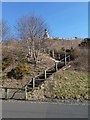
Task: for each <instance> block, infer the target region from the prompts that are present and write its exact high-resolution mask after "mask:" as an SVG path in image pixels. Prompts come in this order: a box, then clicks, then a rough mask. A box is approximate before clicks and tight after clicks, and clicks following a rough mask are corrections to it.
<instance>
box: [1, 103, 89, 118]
mask: <svg viewBox="0 0 90 120" xmlns="http://www.w3.org/2000/svg"><path fill="white" fill-rule="evenodd" d="M2 117H3V118H88V106H87V105H62V104H59V103H57V104H55V103H38V102H37V103H33V102H28V101H26V102H23V101H21V102H20V101H3V102H2Z"/></svg>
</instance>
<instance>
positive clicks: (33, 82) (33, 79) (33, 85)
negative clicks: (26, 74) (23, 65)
mask: <svg viewBox="0 0 90 120" xmlns="http://www.w3.org/2000/svg"><path fill="white" fill-rule="evenodd" d="M32 87H33V89H34V88H35V78H32Z"/></svg>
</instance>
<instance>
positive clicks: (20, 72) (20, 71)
mask: <svg viewBox="0 0 90 120" xmlns="http://www.w3.org/2000/svg"><path fill="white" fill-rule="evenodd" d="M28 71H29V67H28V66H26V65H23V64H22V65H21V64H19V65H17V66H16V67H15V68H13V69H12V70H11V71H10V72H8V73H7V76H8V78H12V77H13V78H15V79H22V78H23V77H24V76H25V74H26V73H28Z"/></svg>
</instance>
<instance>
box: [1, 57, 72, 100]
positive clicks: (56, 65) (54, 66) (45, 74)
mask: <svg viewBox="0 0 90 120" xmlns="http://www.w3.org/2000/svg"><path fill="white" fill-rule="evenodd" d="M67 58H68V61H67ZM69 61H70V55H68V56H66V55H65V57H64V58H63V59H61V60H60V61H58V62H57V61H56V62H55V64H54V65H52V66H51V67H50V68H47V69H46V70H44V71H43V72H42V73H41V74H39V75H37V76H35V77H34V78H32V80H28V82H27V84H26V85H24V86H23V87H22V88H7V87H1V88H2V89H4V98H5V99H8V90H9V89H16V91H15V92H14V93H13V95H12V97H11V98H13V96H14V95H15V93H17V92H18V91H20V90H23V91H24V92H25V100H27V99H28V94H27V90H28V85H29V84H30V82H31V81H32V89H34V88H35V80H36V79H37V78H38V77H40V76H41V75H44V80H45V79H47V72H48V71H50V70H52V69H55V72H56V71H57V70H58V64H59V63H62V62H64V66H65V65H66V64H67V62H69Z"/></svg>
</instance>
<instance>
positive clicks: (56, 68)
mask: <svg viewBox="0 0 90 120" xmlns="http://www.w3.org/2000/svg"><path fill="white" fill-rule="evenodd" d="M57 70H58V67H57V62H55V71H57Z"/></svg>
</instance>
